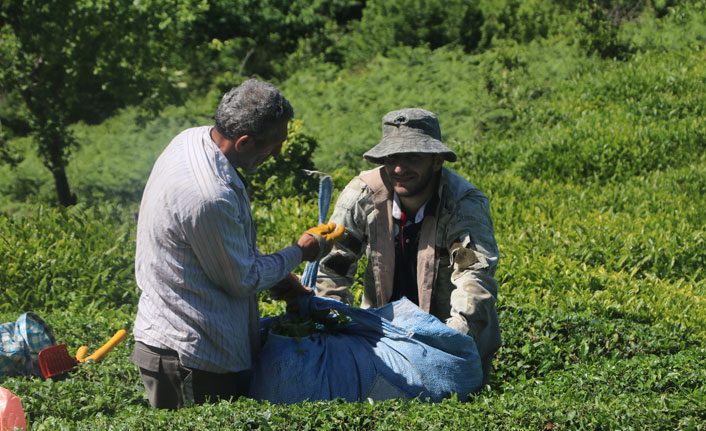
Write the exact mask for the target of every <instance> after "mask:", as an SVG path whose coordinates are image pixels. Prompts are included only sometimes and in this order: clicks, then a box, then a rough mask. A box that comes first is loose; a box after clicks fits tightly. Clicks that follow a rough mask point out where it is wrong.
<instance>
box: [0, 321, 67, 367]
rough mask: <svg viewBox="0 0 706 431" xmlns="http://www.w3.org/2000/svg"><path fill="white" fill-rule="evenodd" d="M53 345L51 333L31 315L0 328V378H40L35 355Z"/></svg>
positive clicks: (48, 327) (52, 334) (54, 339)
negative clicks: (20, 376)
mask: <svg viewBox="0 0 706 431" xmlns="http://www.w3.org/2000/svg"><path fill="white" fill-rule="evenodd" d="M55 344H56V338H55V337H54V331H52V329H51V327H50V326H49V325H48V324H47V323H46V322H45V321H44V320H42V318H41V317H39V316H37V315H36V314H34V313H24V314H22V315H20V317H18V318H17V321H15V322H9V323H3V324H0V376H18V375H25V376H28V375H32V376H39V377H41V376H42V371H41V369H40V368H39V357H38V356H39V352H40V351H41V350H42V349H44V348H46V347H51V346H53V345H55Z"/></svg>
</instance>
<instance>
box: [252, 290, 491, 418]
mask: <svg viewBox="0 0 706 431" xmlns="http://www.w3.org/2000/svg"><path fill="white" fill-rule="evenodd" d="M297 306H298V310H299V314H302V315H308V314H309V313H311V312H324V313H325V312H326V311H328V310H335V311H336V312H338V313H340V314H342V315H345V316H347V317H348V318H350V321H348V322H346V323H338V324H334V325H326V327H325V328H324V330H323V332H320V333H315V334H313V335H310V336H306V337H303V338H300V339H297V338H293V337H288V336H283V335H277V334H275V333H272V332H271V331H269V328H270V327H271V326H272V325H273V323H274V322H276V321H277V319H278V318H265V319H262V322H261V328H262V331H263V333H265V334H266V335H265V336H264V338H263V339H264V340H265V341H264V345H263V348H262V351H261V353H260V356H259V359H258V361H257V363H256V364H255V366H254V367H253V373H252V380H251V385H250V392H251V393H250V396H251V397H252V398H255V399H257V400H268V401H270V402H273V403H286V404H287V403H296V402H300V401H304V400H310V401H314V400H333V399H336V398H342V399H345V400H347V401H364V400H366V399H372V400H374V401H378V400H384V399H390V398H403V399H412V398H417V397H419V398H420V399H422V400H425V399H428V400H430V401H432V402H439V401H441V400H442V399H444V398H448V397H450V396H451V395H452V394H458V396H459V399H464V398H465V397H466V396H467V395H468V394H471V393H473V392H476V391H478V390H480V389H481V386H482V381H483V371H482V367H481V361H480V357H479V356H478V350H477V348H476V344H475V341H474V340H473V338H471V337H469V336H467V335H465V334H461V333H459V332H457V331H455V330H453V329H451V328H449V327H448V326H446V325H445V324H444V323H443V322H441V321H440V320H439V319H437V318H436V317H434V316H432V315H430V314H427V313H425V312H424V311H423V310H422V309H420V308H419V307H417V306H416V305H415V304H413V303H412V302H411V301H409V300H407V299H406V298H402V299H400V300H399V301H395V302H392V303H390V304H388V305H386V306H384V307H381V308H378V309H368V310H364V309H360V308H356V307H351V306H348V305H345V304H343V303H342V302H339V301H336V300H334V299H329V298H322V297H316V296H305V297H300V298H298V303H297ZM294 317H296V314H294V313H288V314H285V315H284V316H281V318H283V319H293V318H294Z"/></svg>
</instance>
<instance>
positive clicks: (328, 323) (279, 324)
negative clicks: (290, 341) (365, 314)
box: [270, 310, 351, 338]
mask: <svg viewBox="0 0 706 431" xmlns="http://www.w3.org/2000/svg"><path fill="white" fill-rule="evenodd" d="M285 316H287V315H285ZM285 316H280V317H279V318H278V319H277V320H276V321H275V322H274V323H273V324H272V326H270V332H271V333H273V334H277V335H282V336H285V337H292V338H306V337H309V336H311V335H314V334H320V333H322V332H326V333H336V328H337V327H338V326H340V325H343V324H346V323H348V322H350V321H351V319H350V317H348V316H346V315H345V314H341V313H339V312H337V311H335V310H321V311H309V312H308V313H307V314H303V315H300V316H295V317H292V316H287V317H285Z"/></svg>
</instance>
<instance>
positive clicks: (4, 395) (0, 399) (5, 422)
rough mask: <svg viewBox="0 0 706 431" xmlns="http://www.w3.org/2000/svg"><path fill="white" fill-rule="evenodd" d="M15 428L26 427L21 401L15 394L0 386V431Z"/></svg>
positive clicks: (8, 430)
mask: <svg viewBox="0 0 706 431" xmlns="http://www.w3.org/2000/svg"><path fill="white" fill-rule="evenodd" d="M16 428H19V429H21V430H24V429H25V428H27V421H26V420H25V411H24V410H23V409H22V401H20V398H19V397H18V396H17V395H15V394H13V393H12V392H10V391H8V390H7V389H5V388H3V387H0V431H12V430H13V429H16Z"/></svg>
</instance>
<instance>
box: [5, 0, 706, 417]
mask: <svg viewBox="0 0 706 431" xmlns="http://www.w3.org/2000/svg"><path fill="white" fill-rule="evenodd" d="M154 3H155V4H158V3H159V2H154ZM199 4H200V6H199V8H194V9H193V11H196V10H198V11H202V12H199V13H196V12H194V13H192V14H191V15H189V17H188V22H193V23H196V24H197V25H196V27H197V28H200V29H201V30H202V31H200V32H191V33H189V34H190V36H189V37H188V38H186V39H185V42H184V43H188V44H191V45H190V46H191V47H192V49H186V47H185V48H184V49H183V51H184V52H189V54H184V55H183V56H181V58H180V61H181V62H182V66H183V67H182V70H183V73H184V75H183V78H184V79H183V80H184V81H185V82H188V88H187V89H186V90H187V91H188V96H189V97H187V98H186V99H185V100H186V102H184V103H181V104H174V105H167V106H164V107H162V108H161V109H160V110H159V113H158V114H156V115H146V114H145V112H144V111H143V110H142V109H138V108H136V107H132V106H131V105H129V104H127V105H126V106H125V107H123V108H121V109H118V110H117V111H115V113H114V114H113V115H111V116H109V117H108V118H106V119H105V120H104V121H101V122H99V123H97V124H89V123H88V122H85V121H84V122H81V121H79V122H76V123H72V124H71V125H70V130H71V132H72V133H73V136H74V137H75V140H76V141H77V144H78V145H77V146H76V147H75V148H74V149H73V151H72V152H71V154H70V156H69V159H68V165H67V176H68V178H69V181H70V182H71V185H72V190H73V191H74V192H75V193H76V195H77V197H78V200H79V203H78V204H77V205H74V206H71V207H69V208H64V207H60V206H57V205H56V203H55V200H56V198H55V191H54V185H53V180H52V176H51V174H50V173H49V171H48V170H47V169H45V167H44V166H43V164H42V161H41V158H40V157H39V156H38V155H37V153H36V151H35V148H36V147H35V144H34V141H33V136H32V134H31V133H30V132H27V131H26V130H24V129H23V128H22V127H21V126H22V121H21V120H22V117H21V115H20V114H21V111H22V110H21V109H19V108H20V107H21V103H19V102H16V99H14V98H13V96H12V92H11V91H6V92H5V93H4V94H5V95H4V96H3V98H2V100H0V118H2V121H3V125H4V129H3V132H4V134H3V135H0V136H2V143H3V145H1V146H0V149H2V152H1V153H0V155H2V160H4V161H5V163H4V164H2V165H1V166H0V192H1V193H0V208H1V210H0V286H2V289H1V290H0V299H1V300H0V321H2V322H9V321H14V320H15V319H16V318H17V317H18V316H19V314H21V313H22V312H24V311H34V312H37V313H39V314H40V315H41V316H42V317H44V318H45V319H46V320H47V321H48V322H49V323H50V324H51V325H52V327H53V328H54V330H55V332H56V334H57V337H58V341H59V342H61V343H66V344H67V345H68V346H69V349H70V350H72V349H75V348H76V347H78V346H79V345H81V344H87V345H88V346H89V347H90V348H97V347H98V346H100V345H101V344H102V343H103V342H104V341H105V340H106V339H107V338H108V337H109V336H110V335H111V334H112V333H113V332H114V331H115V330H117V329H119V328H127V329H128V330H129V329H130V328H131V325H132V320H133V319H134V315H135V310H136V303H137V298H138V295H139V291H138V289H137V286H136V284H135V281H134V275H133V270H134V249H135V244H134V241H135V238H134V235H135V220H136V216H137V211H138V208H139V200H140V198H141V194H142V189H143V187H144V184H145V182H146V179H147V177H148V175H149V172H150V169H151V166H152V164H153V162H154V160H155V159H156V157H157V156H158V155H159V153H160V151H161V150H162V149H163V148H164V146H165V145H166V144H167V143H168V142H169V140H170V139H171V138H172V137H173V136H174V135H176V134H177V133H178V132H179V131H180V130H182V129H183V128H186V127H190V126H193V125H202V124H209V123H210V122H211V121H212V115H213V111H214V110H215V106H216V105H217V103H218V99H219V96H220V94H221V93H222V92H223V91H224V90H226V89H228V88H230V86H232V85H235V84H237V82H239V81H240V80H241V79H243V78H244V77H245V76H258V77H261V78H262V79H267V80H271V81H273V82H275V83H276V84H277V85H278V86H279V87H280V88H281V89H282V90H283V91H284V93H285V94H286V95H287V97H288V98H289V99H290V101H291V102H292V104H293V106H294V109H295V114H296V119H297V120H296V121H295V122H293V124H292V125H291V127H290V131H289V133H290V136H289V139H288V143H287V146H286V147H285V151H284V154H283V157H281V158H280V159H278V160H273V161H271V162H268V164H267V165H265V166H263V167H262V168H263V169H262V170H261V171H260V172H259V173H258V174H256V175H255V176H254V177H252V178H251V180H252V183H253V184H254V190H253V194H254V199H253V215H254V217H255V220H256V224H257V227H258V239H259V245H260V248H261V249H262V250H263V251H264V252H272V251H275V250H277V249H279V248H282V247H284V246H287V245H289V244H291V243H292V242H293V241H294V240H295V239H296V238H297V236H298V234H300V232H301V231H303V230H304V229H306V228H307V227H309V226H310V225H311V224H313V223H315V222H316V219H317V211H318V210H317V207H316V193H317V190H316V187H317V185H316V180H315V179H313V178H312V177H308V176H306V175H305V174H303V173H302V171H301V168H302V167H306V168H307V169H311V168H315V169H318V170H320V171H325V172H327V173H330V174H331V175H333V178H334V184H335V192H334V194H336V193H338V192H339V191H340V190H341V188H342V187H343V186H344V185H345V184H346V183H347V182H348V181H349V180H350V178H351V177H352V176H353V175H355V174H356V173H357V172H358V171H359V170H361V169H367V168H370V167H372V165H370V164H368V163H367V162H365V161H364V160H363V159H362V157H361V154H362V153H363V152H364V151H365V150H367V149H368V148H370V147H371V146H372V145H374V144H376V143H377V142H378V140H379V137H380V118H381V117H382V115H384V114H385V113H386V112H388V111H390V110H393V109H398V108H400V107H403V106H420V107H424V108H426V109H429V110H431V111H433V112H435V113H437V115H438V116H439V119H440V122H441V127H442V132H443V135H444V140H445V142H446V143H447V144H448V145H449V146H451V147H452V148H453V149H454V150H455V151H456V152H457V153H458V155H459V160H458V161H457V162H456V163H454V164H451V165H449V166H450V167H451V168H452V169H454V170H456V171H457V172H459V173H461V174H462V175H464V176H465V177H466V178H468V179H469V180H470V181H471V182H472V183H474V184H475V185H476V186H477V187H479V188H480V189H481V190H483V191H484V192H485V193H486V194H487V195H488V196H489V198H490V200H491V211H492V216H493V220H494V223H495V231H496V237H497V240H498V243H499V246H500V252H501V261H500V265H499V268H498V272H497V278H498V280H499V282H500V286H501V287H500V297H499V302H498V312H499V314H500V319H501V325H502V329H503V340H504V345H503V347H502V348H501V350H500V352H499V354H498V356H497V359H496V361H495V368H496V371H495V374H494V376H493V378H492V380H491V384H490V385H489V386H488V387H487V388H485V389H484V390H483V391H482V392H481V393H479V394H477V395H476V396H474V397H473V398H472V399H471V400H470V401H468V402H462V401H460V400H459V399H450V400H447V401H445V402H443V403H439V404H434V405H432V404H428V403H426V402H425V401H424V400H415V401H412V402H409V403H405V402H402V401H385V402H378V403H367V402H362V403H345V402H340V401H331V402H316V403H309V402H305V403H300V404H296V405H293V406H280V405H271V404H269V403H256V402H254V401H252V400H246V399H241V400H235V401H232V402H228V401H222V402H220V403H216V404H213V405H206V406H199V407H193V408H190V409H185V410H182V411H179V412H175V413H171V412H162V411H155V410H152V409H151V408H150V407H149V404H148V402H147V400H146V397H145V395H144V389H143V388H142V386H141V382H140V378H139V375H138V373H137V370H136V369H135V367H134V366H132V365H131V364H130V363H129V362H128V360H127V357H128V355H129V353H130V351H131V348H132V340H130V339H128V340H127V341H126V342H124V343H123V344H121V345H120V346H118V348H116V350H115V351H113V352H111V353H110V354H109V356H108V357H107V358H106V360H105V361H104V362H101V363H100V364H96V365H94V366H90V367H89V366H84V367H81V368H80V369H79V370H78V371H77V372H76V373H73V374H71V375H70V376H68V377H67V378H65V379H63V380H60V381H42V380H40V379H32V378H26V377H0V384H1V385H2V386H3V387H6V388H8V389H10V390H11V391H13V392H14V393H16V394H18V395H19V396H20V397H21V398H22V401H23V405H24V407H25V411H26V413H27V417H28V420H29V425H30V429H36V430H38V429H52V430H54V429H97V428H106V429H135V428H141V429H165V428H169V429H214V428H228V429H292V430H305V429H336V430H339V429H356V430H358V429H370V430H373V429H375V430H377V429H394V430H398V429H415V430H417V429H454V430H455V429H476V428H479V429H508V430H509V429H664V430H673V429H685V430H686V429H694V430H698V429H706V414H705V413H704V412H705V410H704V408H703V406H704V405H706V390H705V388H706V371H705V370H706V359H705V358H706V354H705V353H706V345H705V340H706V333H705V330H704V328H706V303H705V302H704V301H705V300H704V298H705V296H706V281H705V280H706V277H705V272H704V271H705V270H704V267H706V232H705V230H704V226H706V216H705V215H704V211H703V209H704V208H706V197H705V196H706V160H705V158H706V151H705V150H706V139H705V138H706V128H705V127H704V125H703V124H704V122H703V118H704V107H705V106H706V96H705V94H706V93H705V92H704V88H705V84H706V61H705V60H706V51H705V50H704V43H705V42H706V5H705V4H704V3H703V2H678V1H657V0H655V1H648V2H639V1H608V0H602V1H579V2H568V1H559V0H557V1H551V2H549V1H538V0H537V1H525V2H521V1H519V0H518V1H513V0H505V1H476V2H473V1H460V0H459V1H447V2H439V1H432V0H415V1H412V2H402V1H387V2H383V1H367V2H363V1H346V0H338V1H330V2H324V1H319V2H316V1H315V2H303V1H302V2H299V1H294V2H283V1H277V0H269V1H264V2H252V1H241V0H231V1H228V2H220V3H219V4H211V3H209V2H200V3H199ZM123 7H126V6H123ZM263 28H267V29H269V30H270V31H266V32H263V31H260V30H261V29H263ZM3 52H4V51H3ZM248 53H250V55H249V56H248ZM192 57H193V58H192ZM3 58H4V57H3ZM3 61H4V60H3ZM18 103H19V104H18ZM275 176H276V178H275ZM334 198H335V196H334ZM302 270H303V267H300V268H299V269H298V271H300V272H301V271H302ZM359 280H360V278H359ZM355 290H356V294H357V295H358V297H359V295H360V282H358V283H357V285H356V288H355ZM260 304H261V311H262V313H263V315H274V314H278V313H280V312H281V311H282V310H283V304H281V303H280V302H278V301H273V300H271V299H270V298H268V297H267V295H266V294H263V295H262V296H261V302H260Z"/></svg>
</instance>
